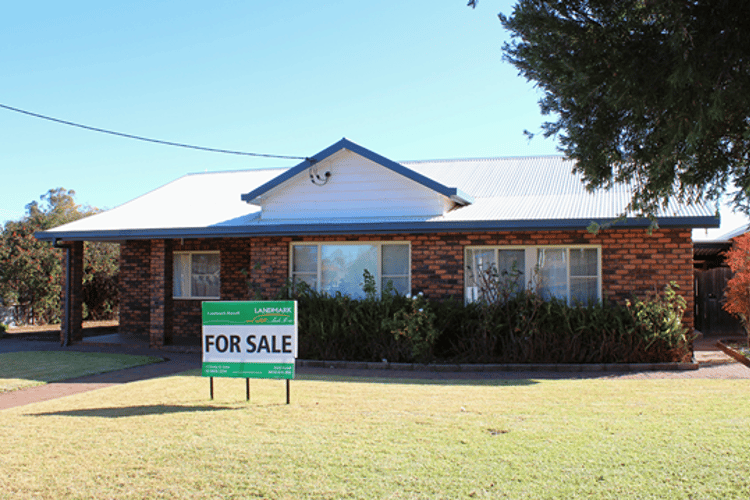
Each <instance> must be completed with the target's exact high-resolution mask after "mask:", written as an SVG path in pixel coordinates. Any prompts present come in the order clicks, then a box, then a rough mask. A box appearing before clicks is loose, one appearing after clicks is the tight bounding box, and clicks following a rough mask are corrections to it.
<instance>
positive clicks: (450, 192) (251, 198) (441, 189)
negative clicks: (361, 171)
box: [241, 138, 474, 205]
mask: <svg viewBox="0 0 750 500" xmlns="http://www.w3.org/2000/svg"><path fill="white" fill-rule="evenodd" d="M342 149H346V150H348V151H351V152H352V153H355V154H358V155H359V156H361V157H363V158H366V159H368V160H370V161H372V162H374V163H377V164H378V165H380V166H382V167H385V168H387V169H389V170H391V171H393V172H395V173H397V174H399V175H402V176H404V177H406V178H407V179H410V180H412V181H414V182H417V183H419V184H421V185H423V186H425V187H426V188H428V189H431V190H433V191H435V192H437V193H440V194H442V195H443V196H446V197H447V198H450V199H451V200H453V201H454V202H455V203H457V204H459V205H471V204H472V203H474V198H473V197H472V196H471V195H469V194H467V193H464V192H463V191H461V190H460V189H458V188H455V187H448V186H446V185H444V184H441V183H439V182H437V181H434V180H432V179H430V178H429V177H427V176H425V175H422V174H420V173H418V172H415V171H414V170H412V169H410V168H408V167H406V166H404V165H402V164H400V163H397V162H395V161H393V160H389V159H388V158H386V157H385V156H381V155H379V154H377V153H375V152H374V151H371V150H369V149H367V148H365V147H362V146H360V145H359V144H356V143H354V142H352V141H350V140H349V139H347V138H343V139H341V140H340V141H338V142H336V143H335V144H333V145H331V146H329V147H327V148H326V149H324V150H323V151H320V152H319V153H317V154H315V155H313V156H312V157H310V158H308V159H306V160H304V161H303V162H301V163H299V164H298V165H296V166H294V167H292V168H290V169H289V170H287V171H286V172H283V173H282V174H280V175H279V176H277V177H275V178H273V179H271V180H270V181H268V182H267V183H265V184H263V185H262V186H259V187H258V188H256V189H254V190H252V191H250V192H249V193H245V194H243V195H242V197H241V198H242V201H244V202H246V203H250V204H253V205H257V204H258V202H257V201H256V200H257V198H258V197H260V196H262V195H264V194H265V193H267V192H268V191H270V190H271V189H273V188H275V187H276V186H278V185H280V184H282V183H284V182H286V181H288V180H289V179H291V178H293V177H295V176H297V175H298V174H300V173H301V172H304V171H305V170H307V169H309V168H310V167H312V166H313V165H314V164H316V163H318V162H321V161H323V160H325V159H326V158H328V157H330V156H333V155H334V154H336V153H338V152H339V151H341V150H342Z"/></svg>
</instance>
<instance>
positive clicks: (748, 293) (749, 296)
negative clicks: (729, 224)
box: [724, 233, 750, 344]
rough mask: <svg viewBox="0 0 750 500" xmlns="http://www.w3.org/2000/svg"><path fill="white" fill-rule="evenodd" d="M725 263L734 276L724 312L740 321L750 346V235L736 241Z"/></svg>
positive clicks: (726, 293)
mask: <svg viewBox="0 0 750 500" xmlns="http://www.w3.org/2000/svg"><path fill="white" fill-rule="evenodd" d="M725 261H726V263H727V265H728V266H729V268H730V269H731V270H732V272H733V273H734V276H733V277H732V279H730V280H729V281H728V282H727V288H726V290H725V292H724V310H725V311H727V312H728V313H730V314H733V315H734V316H736V317H737V318H738V319H739V320H740V323H741V324H742V326H743V328H744V329H745V332H746V333H747V335H748V343H749V344H750V234H748V233H746V234H743V235H742V236H740V237H738V238H736V239H735V240H734V243H733V245H732V248H731V249H730V250H729V251H728V252H727V253H726V256H725Z"/></svg>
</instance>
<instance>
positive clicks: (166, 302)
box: [149, 240, 174, 347]
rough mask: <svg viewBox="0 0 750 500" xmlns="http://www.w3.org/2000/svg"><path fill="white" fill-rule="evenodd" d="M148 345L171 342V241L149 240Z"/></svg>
mask: <svg viewBox="0 0 750 500" xmlns="http://www.w3.org/2000/svg"><path fill="white" fill-rule="evenodd" d="M150 271H151V272H150V284H149V291H150V300H149V306H150V307H149V310H150V324H149V345H150V346H151V347H163V346H165V345H168V344H170V343H171V342H172V316H173V310H174V307H173V303H174V300H173V299H172V273H173V270H172V242H171V241H170V240H152V241H151V268H150Z"/></svg>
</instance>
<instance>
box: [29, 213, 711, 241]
mask: <svg viewBox="0 0 750 500" xmlns="http://www.w3.org/2000/svg"><path fill="white" fill-rule="evenodd" d="M592 222H593V221H592V220H591V219H559V220H519V221H476V222H468V221H460V222H381V223H351V224H277V225H273V226H271V225H268V226H261V225H258V226H213V227H201V228H170V229H145V230H139V229H132V230H116V231H71V232H65V231H59V232H58V231H54V230H53V231H42V232H39V233H36V234H35V236H36V238H37V239H39V240H42V241H53V240H55V239H57V240H60V241H123V240H156V239H176V238H231V237H243V236H302V235H314V236H318V235H319V236H325V235H345V234H386V233H451V232H477V231H551V230H558V231H559V230H565V231H573V230H585V229H586V228H587V227H588V226H589V225H590V224H591V223H592ZM596 222H598V223H599V224H604V223H607V222H611V221H610V220H598V221H596ZM650 223H651V222H650V221H649V220H648V219H626V220H625V221H622V222H618V223H617V224H615V225H614V226H613V228H614V229H634V228H641V229H645V228H648V227H649V225H650ZM659 227H662V228H684V229H691V228H715V227H719V218H718V217H714V216H710V217H672V218H668V219H662V220H660V221H659Z"/></svg>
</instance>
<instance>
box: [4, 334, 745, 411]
mask: <svg viewBox="0 0 750 500" xmlns="http://www.w3.org/2000/svg"><path fill="white" fill-rule="evenodd" d="M94 340H95V339H92V340H91V341H89V342H86V343H83V344H77V345H74V346H71V347H61V346H60V345H59V343H57V342H49V341H47V342H45V341H30V340H15V339H7V338H6V339H2V340H0V353H6V352H20V351H77V352H111V353H121V354H137V355H148V356H158V357H161V358H164V361H163V362H161V363H154V364H151V365H146V366H138V367H134V368H127V369H124V370H118V371H115V372H110V373H103V374H100V375H88V376H85V377H80V378H76V379H71V380H66V381H63V382H53V383H50V384H46V385H42V386H37V387H31V388H28V389H22V390H18V391H12V392H6V393H0V411H1V410H5V409H8V408H14V407H17V406H23V405H27V404H31V403H36V402H40V401H47V400H50V399H57V398H61V397H65V396H69V395H72V394H78V393H81V392H87V391H92V390H96V389H100V388H103V387H110V386H112V385H118V384H125V383H128V382H134V381H137V380H146V379H151V378H156V377H164V376H169V375H174V374H176V373H180V372H183V371H186V370H192V369H198V368H200V367H201V355H200V354H199V353H197V352H174V351H169V350H158V349H149V348H147V347H142V346H137V345H132V344H118V343H112V342H95V341H94ZM715 343H716V339H702V340H699V341H697V342H696V343H695V359H696V361H697V362H698V363H699V365H700V367H699V368H698V369H693V370H663V371H658V370H657V371H653V370H649V371H631V370H630V369H627V370H626V369H624V370H623V371H606V372H602V371H576V372H572V371H488V372H436V371H429V372H428V371H398V370H358V369H331V368H313V367H300V368H298V369H297V374H298V375H301V376H304V375H315V376H344V377H363V378H404V379H425V380H428V379H429V380H482V379H500V380H524V379H537V380H539V379H593V378H598V379H618V380H654V379H750V368H748V367H746V366H745V365H743V364H742V363H738V362H737V361H735V360H734V359H732V358H731V357H729V356H727V355H726V354H724V353H723V352H721V350H719V349H718V348H717V347H716V346H715Z"/></svg>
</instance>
